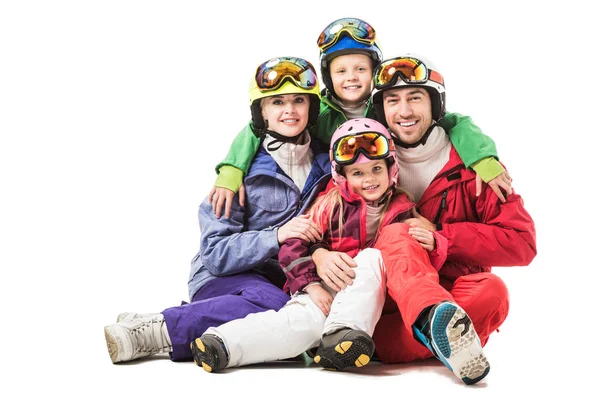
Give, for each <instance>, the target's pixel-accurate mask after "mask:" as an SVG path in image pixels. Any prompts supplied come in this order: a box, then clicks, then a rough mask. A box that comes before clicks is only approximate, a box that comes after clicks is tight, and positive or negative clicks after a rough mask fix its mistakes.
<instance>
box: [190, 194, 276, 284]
mask: <svg viewBox="0 0 600 400" xmlns="http://www.w3.org/2000/svg"><path fill="white" fill-rule="evenodd" d="M244 217H245V214H244V207H241V206H240V205H239V201H238V198H237V194H236V196H235V197H234V199H233V201H232V205H231V216H230V217H229V218H225V217H224V216H221V217H220V218H218V219H217V218H216V217H215V215H214V213H213V211H212V206H211V204H210V203H209V202H208V200H204V202H203V203H202V205H201V206H200V210H199V212H198V219H199V221H200V230H201V231H202V238H201V240H200V249H201V250H200V257H201V258H202V263H203V264H204V266H206V268H207V269H208V270H209V271H210V272H211V273H212V274H213V275H215V276H225V275H232V274H237V273H241V272H245V271H249V270H251V269H253V268H255V267H257V266H259V265H261V264H262V263H264V261H265V260H267V259H269V258H276V257H277V252H278V251H279V243H278V241H277V228H271V229H264V230H260V231H248V230H246V225H245V218H244Z"/></svg>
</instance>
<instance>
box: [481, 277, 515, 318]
mask: <svg viewBox="0 0 600 400" xmlns="http://www.w3.org/2000/svg"><path fill="white" fill-rule="evenodd" d="M480 284H481V285H482V286H483V288H482V293H484V296H482V297H484V298H485V297H489V298H490V299H489V301H490V302H497V305H496V307H497V308H498V309H499V310H503V311H505V312H507V311H508V304H509V295H508V288H507V287H506V284H505V283H504V281H503V280H502V279H501V278H500V277H499V276H497V275H494V274H486V277H485V279H484V280H482V281H481V283H480Z"/></svg>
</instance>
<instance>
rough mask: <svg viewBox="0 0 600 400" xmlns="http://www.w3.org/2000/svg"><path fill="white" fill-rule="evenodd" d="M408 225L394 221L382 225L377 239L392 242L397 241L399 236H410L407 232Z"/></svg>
mask: <svg viewBox="0 0 600 400" xmlns="http://www.w3.org/2000/svg"><path fill="white" fill-rule="evenodd" d="M409 228H410V225H408V224H405V223H403V222H396V223H393V224H390V225H387V226H384V227H383V228H382V229H381V232H379V238H378V239H377V241H378V242H379V241H382V242H390V243H394V242H396V241H398V237H399V236H405V237H412V236H410V235H409V233H408V229H409Z"/></svg>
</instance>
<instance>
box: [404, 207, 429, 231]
mask: <svg viewBox="0 0 600 400" xmlns="http://www.w3.org/2000/svg"><path fill="white" fill-rule="evenodd" d="M414 215H415V217H414V218H408V219H405V220H404V221H402V222H404V223H405V224H408V225H410V227H411V228H423V229H427V230H428V231H432V232H434V231H435V230H436V229H435V225H434V224H433V223H431V221H429V220H428V219H427V218H425V217H424V216H422V215H421V214H419V213H418V212H417V211H414Z"/></svg>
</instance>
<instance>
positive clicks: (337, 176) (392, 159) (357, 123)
mask: <svg viewBox="0 0 600 400" xmlns="http://www.w3.org/2000/svg"><path fill="white" fill-rule="evenodd" d="M365 134H375V140H372V139H371V140H370V141H369V142H368V143H369V144H370V145H371V147H372V148H373V150H374V151H375V152H379V153H380V155H379V154H377V155H369V153H368V152H367V150H365V149H364V148H363V147H361V146H360V145H358V146H356V145H355V144H358V143H357V141H352V140H351V139H350V140H348V141H346V143H349V144H350V146H349V147H350V148H351V149H352V150H355V151H350V152H346V154H345V157H346V158H348V160H347V161H346V162H345V163H344V165H347V164H362V163H366V162H369V161H373V160H376V159H380V158H385V159H386V160H387V162H388V174H389V177H390V187H391V188H394V187H396V184H397V183H398V161H397V159H396V147H395V146H394V141H393V140H392V136H391V135H390V133H389V132H388V130H387V128H386V127H385V126H383V125H382V124H380V123H379V122H377V121H375V120H373V119H370V118H356V119H351V120H348V121H346V122H344V123H343V124H342V125H340V126H339V127H338V128H337V129H336V130H335V132H334V133H333V136H332V137H331V142H330V145H329V160H330V161H331V175H332V178H333V182H334V183H335V184H336V185H338V186H340V185H342V183H343V182H345V181H346V178H344V176H343V175H342V174H341V172H342V165H340V161H339V158H340V157H343V156H342V155H341V154H340V151H339V150H340V149H339V147H340V145H341V144H342V143H343V142H342V141H341V139H342V138H344V137H346V136H361V135H365ZM377 137H379V140H378V141H377V139H376V138H377ZM382 139H385V140H382ZM376 141H377V142H376ZM373 143H376V144H375V145H373ZM334 148H335V149H334ZM349 154H353V156H351V157H349V156H348V155H349Z"/></svg>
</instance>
